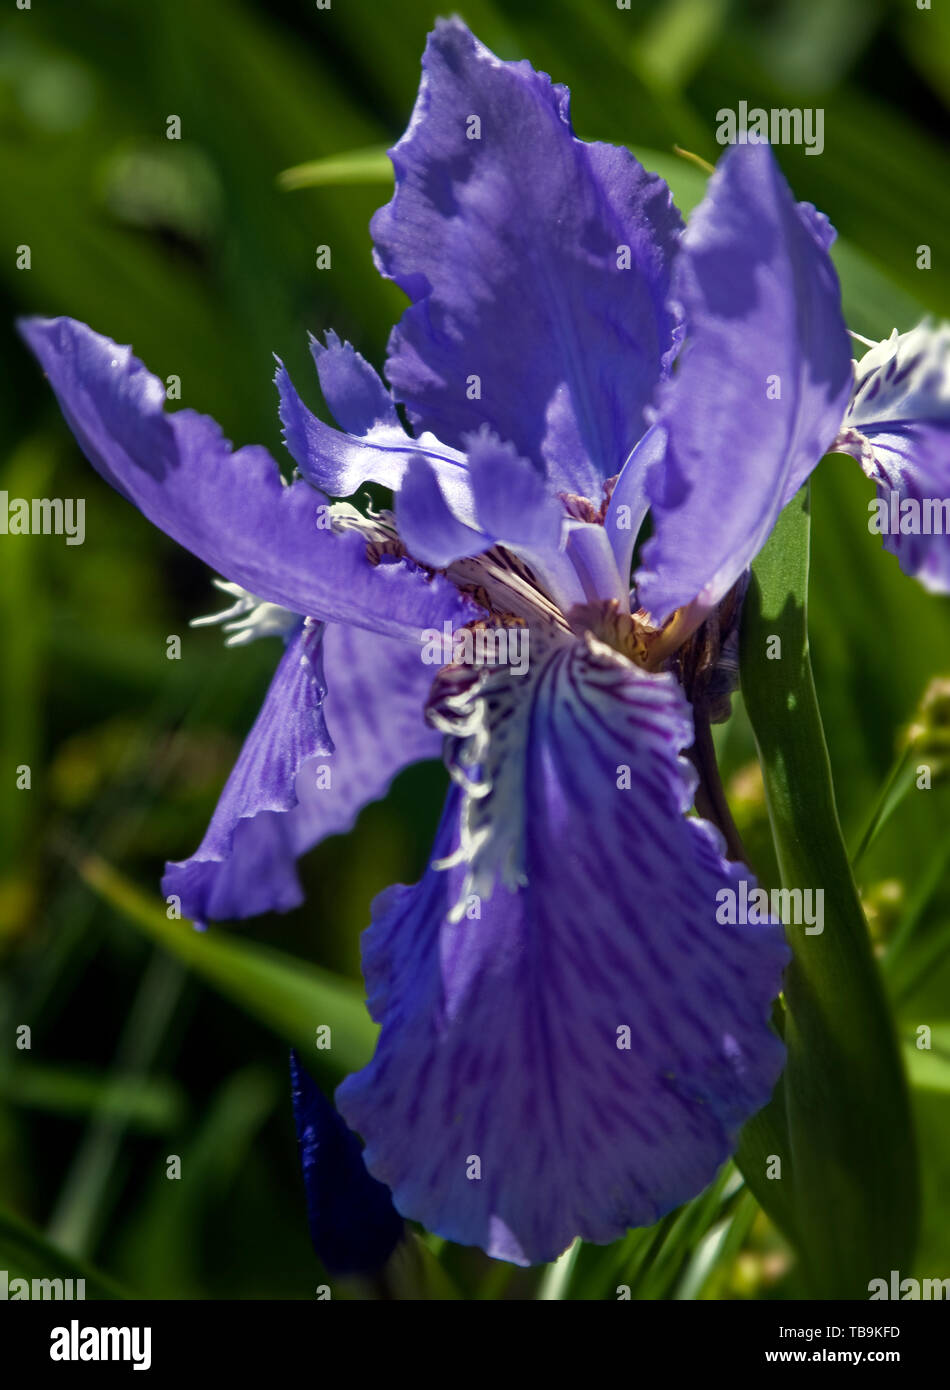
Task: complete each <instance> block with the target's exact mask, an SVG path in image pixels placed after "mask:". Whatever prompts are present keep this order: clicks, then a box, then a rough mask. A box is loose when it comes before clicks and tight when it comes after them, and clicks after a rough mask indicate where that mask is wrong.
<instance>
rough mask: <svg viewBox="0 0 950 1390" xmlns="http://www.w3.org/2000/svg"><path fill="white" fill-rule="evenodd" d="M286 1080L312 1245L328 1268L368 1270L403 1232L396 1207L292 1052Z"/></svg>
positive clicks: (335, 1270)
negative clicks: (291, 1107) (292, 1104)
mask: <svg viewBox="0 0 950 1390" xmlns="http://www.w3.org/2000/svg"><path fill="white" fill-rule="evenodd" d="M290 1080H291V1086H292V1095H293V1103H294V1122H295V1124H296V1126H297V1142H298V1144H299V1146H300V1166H301V1168H302V1169H303V1180H304V1188H305V1190H306V1194H307V1214H308V1217H309V1221H310V1239H311V1241H312V1242H313V1248H314V1250H315V1251H316V1252H317V1255H318V1256H319V1257H320V1259H321V1260H322V1261H323V1263H324V1265H325V1266H326V1269H327V1271H328V1272H329V1273H330V1274H338V1275H367V1274H374V1273H376V1272H377V1271H378V1270H380V1269H381V1268H382V1266H383V1265H384V1264H385V1263H386V1261H387V1260H388V1259H389V1257H390V1255H391V1254H392V1253H393V1251H394V1250H395V1248H396V1246H397V1245H398V1244H399V1242H400V1240H401V1239H402V1237H403V1235H404V1234H405V1227H404V1225H403V1223H402V1220H401V1218H400V1216H399V1213H398V1212H397V1211H396V1209H395V1207H394V1206H393V1203H392V1198H391V1197H390V1195H389V1193H388V1192H387V1190H386V1188H385V1187H384V1186H383V1184H382V1183H381V1182H377V1181H376V1179H375V1178H371V1177H370V1175H369V1173H367V1171H366V1165H365V1164H364V1163H363V1155H362V1151H361V1149H360V1144H359V1140H358V1139H357V1138H356V1135H355V1134H352V1133H351V1132H350V1131H349V1130H348V1129H347V1127H346V1125H345V1124H344V1123H343V1121H342V1120H341V1118H340V1116H339V1115H338V1114H337V1112H336V1111H335V1110H334V1108H333V1106H332V1105H331V1104H330V1102H329V1101H328V1100H327V1098H326V1096H324V1094H323V1092H322V1091H321V1090H320V1087H319V1086H318V1085H317V1083H316V1082H315V1081H314V1080H313V1078H312V1077H311V1076H310V1073H309V1072H308V1071H306V1069H305V1068H304V1067H302V1066H301V1065H300V1058H299V1057H298V1056H297V1054H296V1052H291V1054H290Z"/></svg>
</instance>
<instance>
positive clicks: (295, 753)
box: [162, 624, 440, 922]
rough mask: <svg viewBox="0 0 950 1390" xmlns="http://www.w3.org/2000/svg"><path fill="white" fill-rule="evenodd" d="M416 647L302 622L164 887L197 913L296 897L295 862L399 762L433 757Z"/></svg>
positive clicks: (230, 914) (380, 790)
mask: <svg viewBox="0 0 950 1390" xmlns="http://www.w3.org/2000/svg"><path fill="white" fill-rule="evenodd" d="M432 676H433V671H432V668H431V667H430V666H426V665H425V664H424V663H423V661H422V659H421V649H420V648H418V647H414V646H411V645H409V644H408V643H405V642H400V641H396V640H394V639H393V638H388V637H380V636H378V635H377V634H376V633H372V632H366V631H363V630H361V629H359V628H347V627H342V626H339V625H336V624H334V625H331V626H329V627H327V628H326V629H325V631H324V632H323V634H322V645H321V632H320V630H319V629H316V628H312V627H307V628H300V629H299V630H298V632H297V633H296V635H295V636H294V638H293V639H292V640H291V642H290V643H289V645H288V647H287V651H286V653H285V654H284V657H283V659H282V661H281V663H280V666H279V667H278V670H277V673H276V675H275V677H274V680H273V682H272V683H271V687H270V690H269V691H268V693H267V696H266V698H265V700H264V704H263V706H262V708H261V712H260V714H259V716H258V718H257V721H256V723H255V725H254V728H253V729H252V730H251V733H250V734H249V735H248V738H247V740H246V742H245V744H244V748H243V749H242V751H241V755H240V757H239V758H238V761H237V764H236V765H235V768H234V771H233V772H232V774H231V776H230V778H229V779H228V782H227V785H226V786H225V789H224V791H223V793H222V795H221V799H220V801H219V802H218V806H217V808H216V810H215V812H214V815H213V816H212V819H211V823H210V825H209V827H208V830H207V833H206V835H205V837H204V839H203V840H202V843H201V845H200V846H199V848H198V850H197V851H196V852H195V853H194V854H193V855H192V856H191V858H190V859H187V860H184V861H182V862H180V863H177V864H169V865H168V867H167V869H166V873H165V878H164V880H163V883H162V889H163V892H164V893H166V894H171V893H174V894H177V895H178V897H179V898H180V899H181V904H182V910H183V912H184V914H185V915H186V916H187V917H190V918H192V919H195V920H197V921H200V922H204V921H209V920H231V919H236V918H243V917H251V916H255V915H256V914H258V913H261V912H269V911H286V910H288V909H289V908H292V907H296V906H298V905H299V904H300V903H301V902H302V900H303V895H302V892H301V888H300V882H299V879H298V877H297V869H296V860H297V858H298V857H299V856H300V855H301V854H303V853H305V852H306V851H307V850H309V849H312V848H313V846H314V845H316V844H319V842H320V841H321V840H323V839H325V838H326V837H327V836H328V835H338V834H343V833H345V832H346V831H348V830H350V829H351V828H352V825H353V822H354V820H355V819H356V816H357V814H358V813H359V811H360V810H361V809H362V807H363V806H365V805H366V804H367V802H369V801H374V800H376V799H377V798H379V797H381V796H383V795H385V793H386V791H387V789H388V787H389V785H390V783H391V781H392V779H393V777H394V776H395V775H396V773H397V772H399V771H400V770H401V769H402V768H404V767H406V766H408V765H409V764H410V763H413V762H416V761H418V760H420V759H423V758H436V757H438V755H439V748H440V738H439V735H438V734H437V733H436V732H435V731H434V730H433V729H432V728H430V727H429V725H427V724H426V722H425V720H424V718H423V707H424V703H425V699H426V695H427V693H428V690H429V687H430V685H431V683H432Z"/></svg>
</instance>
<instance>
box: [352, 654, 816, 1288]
mask: <svg viewBox="0 0 950 1390" xmlns="http://www.w3.org/2000/svg"><path fill="white" fill-rule="evenodd" d="M518 679H519V678H517V677H514V676H512V675H511V674H510V673H506V672H494V673H492V674H491V675H489V676H487V677H485V678H484V683H483V684H482V685H480V687H479V691H480V693H479V695H478V701H479V702H480V704H479V706H478V708H477V709H476V708H472V709H468V710H459V709H458V703H457V701H456V713H457V715H458V717H459V719H460V720H461V721H462V723H463V724H464V726H465V729H466V730H467V733H466V735H465V738H464V739H462V741H461V742H460V743H459V744H458V746H457V748H456V756H455V757H454V758H453V764H454V765H455V766H456V774H457V776H459V777H463V776H476V777H478V778H480V783H481V791H480V792H479V793H478V794H473V795H469V794H468V793H467V791H466V790H463V789H462V788H461V787H454V788H453V789H452V792H451V793H450V798H449V802H448V805H447V808H446V812H445V816H444V818H443V822H442V825H441V827H440V830H439V832H438V835H437V840H436V845H435V859H434V862H433V866H432V867H430V869H429V870H428V872H427V873H426V874H425V876H424V877H423V878H422V880H421V881H420V883H418V884H417V885H416V886H415V887H412V888H407V887H402V886H398V887H395V888H391V889H389V890H387V892H386V893H384V894H383V895H381V897H380V898H379V899H378V900H377V902H376V903H375V905H374V919H373V925H372V927H371V928H370V929H369V931H368V932H367V934H366V936H365V938H364V972H365V975H366V980H367V988H368V996H369V1006H370V1010H371V1012H372V1014H373V1016H374V1017H375V1018H377V1019H378V1020H379V1021H380V1022H381V1023H382V1031H381V1034H380V1038H379V1042H378V1046H377V1050H376V1054H375V1056H374V1058H373V1060H372V1062H371V1063H370V1064H369V1065H368V1066H367V1067H366V1068H364V1069H363V1070H362V1071H361V1072H359V1073H358V1074H356V1075H355V1076H351V1077H349V1078H348V1079H347V1080H346V1081H345V1082H344V1083H343V1085H342V1086H341V1087H340V1088H339V1090H338V1091H337V1100H338V1104H339V1106H340V1109H341V1111H342V1113H343V1114H344V1116H345V1117H346V1119H347V1122H348V1123H349V1124H350V1125H351V1126H352V1127H353V1128H354V1129H356V1130H357V1131H359V1132H360V1133H361V1134H362V1135H363V1137H364V1139H365V1140H366V1145H367V1147H366V1150H365V1160H366V1163H367V1166H368V1168H369V1170H370V1172H372V1173H373V1174H374V1175H375V1176H376V1177H378V1178H379V1179H380V1180H381V1181H383V1182H385V1183H386V1184H387V1185H388V1186H389V1187H390V1189H391V1190H392V1193H393V1198H394V1201H395V1203H396V1206H397V1208H398V1209H399V1210H400V1211H401V1212H402V1213H403V1215H405V1216H408V1217H412V1218H413V1219H416V1220H419V1221H421V1222H422V1223H423V1224H424V1225H425V1226H426V1227H427V1228H429V1229H430V1230H434V1231H437V1232H439V1233H440V1234H441V1235H443V1236H446V1237H448V1238H449V1239H451V1240H455V1241H459V1242H461V1243H464V1244H477V1245H480V1246H482V1247H483V1248H484V1249H486V1250H487V1251H488V1252H489V1253H490V1254H492V1255H495V1256H497V1257H499V1258H503V1259H508V1260H512V1261H515V1262H517V1263H530V1262H535V1261H543V1260H550V1259H553V1258H554V1257H556V1256H557V1255H558V1254H559V1253H560V1251H562V1250H563V1249H564V1248H565V1247H566V1246H567V1245H568V1243H569V1242H570V1241H571V1240H572V1239H573V1238H574V1237H575V1236H580V1237H582V1238H583V1239H586V1240H591V1241H596V1242H608V1241H612V1240H615V1239H617V1238H618V1237H619V1236H621V1235H622V1234H623V1232H624V1230H625V1229H626V1228H627V1227H628V1226H639V1225H646V1224H649V1223H652V1222H653V1221H655V1220H656V1219H657V1218H658V1217H659V1216H661V1215H662V1214H663V1213H664V1212H666V1211H668V1210H670V1209H671V1208H672V1207H675V1206H676V1205H678V1204H679V1203H681V1202H683V1201H685V1200H686V1199H688V1198H690V1197H692V1196H693V1195H695V1193H697V1192H698V1191H699V1190H701V1188H702V1187H703V1186H705V1185H706V1184H707V1183H708V1182H709V1181H710V1180H711V1179H712V1177H713V1176H714V1174H715V1172H716V1169H717V1168H718V1166H719V1165H720V1164H721V1163H722V1162H723V1161H724V1159H725V1158H726V1157H727V1156H728V1154H729V1153H730V1152H731V1151H732V1150H733V1148H734V1145H735V1140H736V1133H737V1130H738V1128H739V1126H740V1125H741V1124H742V1123H743V1122H744V1120H745V1119H747V1118H748V1117H749V1116H750V1115H752V1114H753V1113H754V1112H755V1111H756V1110H757V1109H759V1108H760V1107H761V1106H762V1105H764V1104H765V1103H766V1101H767V1100H768V1098H769V1095H770V1093H771V1090H772V1087H773V1085H774V1083H775V1081H776V1078H777V1076H778V1074H779V1071H780V1068H781V1064H782V1056H783V1049H782V1046H781V1044H780V1042H779V1040H778V1038H777V1037H776V1036H775V1035H774V1033H773V1032H772V1030H771V1028H770V1026H769V1021H768V1020H769V1013H770V1004H771V1001H772V1000H773V998H774V997H775V995H776V993H777V991H778V989H779V985H780V977H781V971H782V968H783V966H784V964H785V962H786V960H787V957H788V952H787V950H786V948H785V946H784V943H783V939H782V931H781V928H780V927H779V926H778V925H776V924H773V923H772V922H771V921H768V922H766V923H765V924H764V925H761V926H723V925H719V922H718V921H717V910H718V905H719V904H721V903H722V902H723V899H722V896H721V894H722V892H723V891H724V890H726V891H727V892H736V893H737V894H739V892H740V890H739V882H740V880H741V879H742V878H743V877H745V878H747V879H748V875H747V872H746V871H745V870H744V869H743V868H742V867H741V866H739V865H735V864H730V863H728V862H727V861H726V860H725V859H724V858H723V852H722V843H721V839H720V837H719V835H718V833H717V832H715V831H714V830H713V829H712V828H711V827H710V826H709V825H708V824H707V823H705V822H703V821H700V820H697V819H695V818H688V817H686V816H685V815H684V812H685V811H686V810H687V808H688V807H689V805H690V802H691V799H692V788H693V781H694V779H693V776H692V773H691V771H690V769H689V767H688V765H687V764H685V762H684V761H683V760H682V759H681V758H680V757H679V751H680V749H681V748H682V747H683V746H684V745H685V744H687V743H688V742H689V741H690V739H691V737H692V729H691V719H690V714H689V709H688V706H687V704H686V702H685V699H684V697H683V695H682V692H681V691H680V689H679V688H678V686H677V685H676V684H675V683H674V681H673V680H672V678H671V677H670V676H669V675H668V674H659V675H649V674H647V673H645V672H643V671H642V670H640V669H639V668H636V667H634V666H632V665H631V664H630V663H629V662H627V661H626V660H625V659H624V658H622V657H620V656H618V655H617V654H616V653H614V652H613V651H612V650H610V649H609V648H607V647H605V646H603V645H602V644H601V643H599V642H597V641H595V640H594V639H591V638H588V640H587V642H586V643H584V642H575V643H564V642H557V641H556V642H554V644H553V645H552V646H551V647H549V648H548V649H547V650H545V649H544V648H543V645H542V648H541V650H540V651H539V650H538V649H537V648H536V646H535V645H533V646H532V662H531V668H530V672H529V674H528V676H526V677H523V678H520V679H521V680H522V682H525V683H523V684H522V686H521V687H520V690H518V689H517V688H516V687H517V683H518ZM463 716H464V718H463ZM476 758H477V759H478V762H477V765H476V762H475V760H476ZM473 767H477V770H476V771H475V772H473V771H472V769H473ZM466 769H468V771H467V772H466ZM476 791H477V789H476Z"/></svg>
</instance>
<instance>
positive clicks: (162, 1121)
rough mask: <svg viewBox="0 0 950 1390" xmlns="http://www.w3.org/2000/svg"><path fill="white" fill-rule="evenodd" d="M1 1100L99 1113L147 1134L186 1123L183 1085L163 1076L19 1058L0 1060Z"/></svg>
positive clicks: (66, 1112) (64, 1112) (57, 1110)
mask: <svg viewBox="0 0 950 1390" xmlns="http://www.w3.org/2000/svg"><path fill="white" fill-rule="evenodd" d="M0 1099H3V1100H7V1101H9V1102H10V1103H11V1104H13V1105H22V1106H27V1107H29V1108H31V1109H35V1110H48V1111H51V1112H52V1113H53V1114H59V1115H88V1114H91V1113H95V1114H96V1115H97V1116H99V1117H101V1118H103V1119H106V1118H108V1119H122V1120H123V1121H125V1123H126V1124H128V1125H131V1126H132V1127H134V1128H135V1129H138V1130H142V1131H145V1132H147V1133H150V1132H153V1131H159V1132H160V1131H162V1130H167V1129H171V1128H173V1127H174V1126H175V1125H177V1124H179V1123H180V1122H181V1118H182V1114H183V1112H184V1095H183V1093H182V1090H181V1087H180V1086H177V1085H175V1084H174V1083H173V1082H171V1081H168V1080H165V1079H163V1078H161V1077H134V1078H124V1077H114V1076H111V1075H109V1074H108V1073H96V1072H92V1071H90V1070H88V1069H83V1068H79V1067H53V1066H46V1065H44V1064H43V1063H40V1062H31V1061H25V1060H24V1061H18V1062H16V1063H15V1064H10V1063H4V1064H3V1065H0Z"/></svg>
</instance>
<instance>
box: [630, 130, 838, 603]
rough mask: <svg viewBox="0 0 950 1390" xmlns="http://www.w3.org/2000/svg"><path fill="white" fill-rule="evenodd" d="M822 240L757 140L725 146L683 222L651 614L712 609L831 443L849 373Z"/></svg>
mask: <svg viewBox="0 0 950 1390" xmlns="http://www.w3.org/2000/svg"><path fill="white" fill-rule="evenodd" d="M832 235H833V234H832V232H831V229H830V227H829V225H828V223H827V220H826V219H824V218H821V217H819V215H818V214H817V213H816V212H815V210H814V209H813V208H811V207H807V206H804V205H800V204H796V203H795V201H794V199H793V197H792V194H791V191H790V189H789V187H788V185H787V183H786V182H785V179H784V178H783V176H782V173H781V171H780V169H779V167H778V165H777V164H776V162H775V158H774V156H773V154H772V151H771V149H770V148H769V147H768V146H767V145H737V146H735V147H733V148H732V149H730V150H729V151H728V152H727V153H726V154H725V155H724V156H723V158H722V160H721V161H720V164H719V168H718V169H717V171H716V173H715V174H714V175H713V176H712V178H711V179H710V181H709V188H708V191H707V194H706V197H705V198H704V199H703V202H702V203H701V204H700V206H699V207H698V208H697V210H696V211H695V212H694V213H693V216H692V217H691V219H690V223H689V226H688V228H687V230H686V233H685V235H684V237H683V241H682V249H681V252H680V255H679V256H678V258H677V262H676V266H675V268H674V277H673V293H674V295H675V296H676V297H677V298H678V299H679V300H680V301H681V302H682V303H683V305H684V307H685V311H686V319H687V325H688V341H687V345H686V349H685V352H684V355H683V359H682V361H681V363H680V365H679V368H678V370H677V372H676V374H675V376H674V378H673V380H672V381H671V382H670V384H669V386H668V387H666V388H665V390H664V392H663V393H662V397H661V405H660V412H659V420H660V423H661V424H662V425H663V426H665V428H666V430H667V434H668V443H667V450H666V457H665V459H664V461H663V462H662V464H660V465H657V466H654V468H653V469H652V470H651V471H650V473H649V475H648V478H647V489H648V494H649V497H650V501H651V503H652V517H653V524H654V535H653V537H652V539H651V540H650V541H649V542H648V544H647V546H646V547H645V548H644V557H643V568H642V570H641V572H640V573H639V575H638V577H637V596H638V600H639V602H640V603H641V604H642V605H643V606H644V607H645V608H647V609H648V610H649V612H650V613H651V614H652V616H653V618H654V620H655V621H656V622H658V623H659V622H663V621H664V620H665V619H666V618H667V617H668V616H669V615H670V614H671V613H672V612H673V611H674V610H675V609H677V608H680V607H682V606H684V605H686V604H688V603H691V602H692V601H693V600H699V603H700V605H701V606H702V607H703V608H705V609H709V608H712V607H714V606H715V604H716V603H717V602H718V601H719V600H720V599H721V598H722V597H723V596H724V595H725V594H726V593H727V592H728V591H729V589H731V587H732V585H733V584H734V583H735V581H736V580H737V579H738V577H739V576H740V574H742V572H743V570H745V569H746V568H747V566H748V565H749V563H750V562H751V561H752V559H753V558H754V557H755V555H756V554H757V553H758V551H759V550H760V549H761V547H762V546H763V544H764V543H765V541H766V539H767V537H768V535H769V533H770V531H771V529H772V527H773V525H774V524H775V520H776V518H777V516H778V514H779V512H780V511H781V509H782V507H783V506H784V505H785V503H786V502H787V501H788V500H789V499H790V498H791V497H792V496H793V495H794V493H795V492H796V491H797V490H798V488H799V487H801V485H802V483H803V482H804V481H805V480H806V478H807V477H808V475H809V473H810V472H811V470H812V469H813V468H814V467H815V465H816V464H817V463H818V462H819V460H820V459H821V457H822V455H823V454H824V453H825V452H826V450H828V449H829V448H830V447H831V443H832V440H833V439H834V437H835V435H836V433H837V431H838V428H839V426H840V423H841V419H842V416H843V414H844V410H845V406H846V404H847V398H848V390H849V386H850V380H851V354H850V349H849V347H848V338H847V334H846V330H845V326H844V321H843V319H842V316H841V303H840V290H839V286H838V277H837V275H836V274H835V270H834V267H833V265H832V263H831V258H830V256H829V255H828V246H829V244H830V241H831V237H832Z"/></svg>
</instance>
